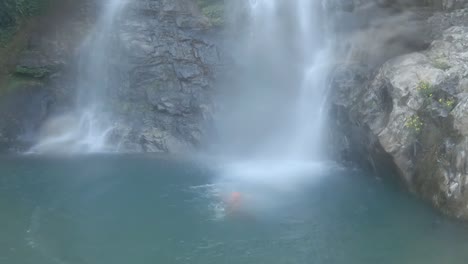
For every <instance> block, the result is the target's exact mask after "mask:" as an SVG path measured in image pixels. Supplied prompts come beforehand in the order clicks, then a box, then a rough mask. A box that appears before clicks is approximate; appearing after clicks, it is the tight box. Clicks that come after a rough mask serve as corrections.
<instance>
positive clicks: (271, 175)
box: [215, 0, 335, 200]
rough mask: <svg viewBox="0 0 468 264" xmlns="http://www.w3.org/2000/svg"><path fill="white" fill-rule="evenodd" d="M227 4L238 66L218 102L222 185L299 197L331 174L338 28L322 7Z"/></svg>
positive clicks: (280, 0)
mask: <svg viewBox="0 0 468 264" xmlns="http://www.w3.org/2000/svg"><path fill="white" fill-rule="evenodd" d="M230 4H231V6H229V7H228V8H227V10H229V12H231V14H228V16H229V26H228V29H227V31H228V34H227V35H228V36H230V37H231V39H230V40H229V41H227V43H228V44H227V45H228V47H227V49H228V50H229V51H232V54H233V55H232V60H233V62H234V65H235V66H234V70H232V72H231V73H228V77H227V78H229V79H227V81H225V82H224V83H225V84H226V85H225V86H224V87H222V93H221V95H220V96H219V101H218V104H219V107H220V109H221V110H220V112H221V113H220V114H219V116H218V117H217V128H218V136H219V144H217V145H216V146H215V153H221V154H222V155H218V156H223V157H224V160H223V163H222V164H223V165H221V168H220V172H219V174H220V181H222V182H225V181H228V182H232V183H233V185H234V186H231V187H230V188H231V189H233V190H235V191H236V192H238V191H240V192H242V191H244V192H248V193H250V194H249V195H254V196H255V195H259V192H260V193H261V192H262V191H263V190H265V187H267V189H269V190H271V189H279V190H295V189H297V188H299V187H300V186H301V185H302V183H304V181H309V180H310V179H311V176H312V175H317V176H318V175H324V173H325V171H326V170H328V168H330V167H329V165H330V163H329V162H328V161H327V157H326V155H325V154H324V153H325V149H324V147H325V144H326V143H325V141H326V140H325V137H324V133H323V131H324V127H326V100H327V92H328V89H327V88H328V87H327V86H328V79H329V73H330V71H331V66H332V65H333V61H334V53H333V52H332V51H333V46H334V43H335V41H334V36H333V32H331V29H332V22H333V21H331V20H332V19H331V17H328V16H327V15H326V14H327V12H328V11H329V10H328V7H327V6H326V2H323V1H322V0H243V1H231V2H230ZM229 74H230V75H229ZM312 178H315V177H312ZM228 192H229V190H228ZM253 193H255V194H253ZM262 195H266V196H269V198H268V199H273V200H275V199H274V198H273V196H274V195H269V194H265V193H262Z"/></svg>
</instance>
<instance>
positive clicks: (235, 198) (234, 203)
mask: <svg viewBox="0 0 468 264" xmlns="http://www.w3.org/2000/svg"><path fill="white" fill-rule="evenodd" d="M241 202H242V194H241V193H240V192H232V193H231V195H230V196H229V199H228V201H227V204H228V208H229V210H230V211H236V210H238V209H239V208H240V206H241Z"/></svg>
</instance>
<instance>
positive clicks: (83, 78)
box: [31, 0, 126, 153]
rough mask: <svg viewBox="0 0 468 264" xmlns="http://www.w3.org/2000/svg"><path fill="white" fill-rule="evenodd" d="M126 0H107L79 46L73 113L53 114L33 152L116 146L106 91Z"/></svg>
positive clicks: (84, 149) (98, 148) (85, 150)
mask: <svg viewBox="0 0 468 264" xmlns="http://www.w3.org/2000/svg"><path fill="white" fill-rule="evenodd" d="M125 2H126V0H106V1H105V2H103V3H102V4H103V5H102V7H101V10H102V11H101V15H100V17H99V19H98V21H97V23H96V25H95V28H94V29H93V31H92V32H90V34H89V36H88V37H87V38H86V39H85V41H84V42H83V44H82V46H81V48H80V50H79V54H80V56H79V60H78V72H77V79H76V80H77V81H76V83H75V84H74V86H75V88H76V91H77V96H76V105H75V106H74V109H73V111H72V112H70V113H66V114H62V115H60V116H56V117H53V118H51V119H50V120H49V121H48V122H46V123H45V125H44V126H43V128H42V130H41V133H40V136H39V143H38V144H36V145H35V146H34V147H33V148H32V149H31V152H33V153H48V152H70V153H76V152H80V153H83V152H99V151H111V150H113V149H112V148H111V147H110V146H108V145H107V144H106V143H107V137H108V134H109V133H110V132H111V131H112V129H113V127H112V124H111V122H110V119H111V118H110V113H108V111H107V109H108V106H107V103H106V93H107V91H108V89H109V88H111V87H112V86H113V85H115V84H113V83H112V80H113V73H112V69H111V61H112V59H114V58H115V55H114V54H113V49H112V47H113V43H114V42H115V41H114V36H115V34H114V33H115V26H114V24H115V21H116V18H117V17H118V16H119V14H120V13H121V12H122V9H123V7H124V5H125Z"/></svg>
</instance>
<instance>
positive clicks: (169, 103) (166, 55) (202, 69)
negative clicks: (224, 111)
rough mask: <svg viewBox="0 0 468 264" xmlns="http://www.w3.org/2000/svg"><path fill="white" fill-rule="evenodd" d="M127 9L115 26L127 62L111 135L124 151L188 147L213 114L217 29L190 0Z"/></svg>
mask: <svg viewBox="0 0 468 264" xmlns="http://www.w3.org/2000/svg"><path fill="white" fill-rule="evenodd" d="M128 9H129V12H128V14H126V15H125V19H124V20H123V21H122V25H121V27H120V30H119V31H120V32H119V39H120V41H121V47H122V54H123V56H124V58H123V60H124V61H126V62H127V64H126V65H125V67H122V68H121V71H122V72H123V74H124V76H125V79H124V80H123V83H124V84H125V85H123V86H121V87H119V89H118V90H117V91H116V93H115V98H114V100H115V102H116V106H117V107H116V109H115V112H116V113H117V119H118V122H119V125H118V128H117V129H116V130H115V131H114V133H113V137H114V139H115V140H117V141H118V142H121V144H122V145H121V148H122V150H123V151H137V152H141V151H146V152H171V153H174V152H187V151H188V150H190V149H192V148H193V147H196V146H197V145H198V144H199V143H200V140H201V137H202V135H204V134H205V128H206V125H207V124H208V123H209V121H210V118H211V114H210V112H211V108H212V100H211V97H212V96H213V94H214V91H213V88H214V87H213V85H214V76H215V74H216V71H217V68H218V67H219V66H220V65H221V60H220V51H219V49H218V47H217V45H216V41H215V38H214V36H215V34H216V33H217V32H215V30H214V29H213V28H212V27H211V25H210V24H209V21H208V20H207V18H205V17H204V16H203V15H202V14H201V13H200V11H199V9H198V7H197V6H196V4H195V2H194V1H188V0H178V1H166V0H164V1H163V0H153V1H149V0H141V1H135V2H133V3H130V6H129V7H128Z"/></svg>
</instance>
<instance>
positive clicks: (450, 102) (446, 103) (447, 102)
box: [438, 98, 455, 111]
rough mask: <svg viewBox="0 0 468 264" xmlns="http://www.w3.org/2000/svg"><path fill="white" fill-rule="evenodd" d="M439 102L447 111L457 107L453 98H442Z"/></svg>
mask: <svg viewBox="0 0 468 264" xmlns="http://www.w3.org/2000/svg"><path fill="white" fill-rule="evenodd" d="M438 102H439V103H440V104H441V105H442V106H443V107H444V108H445V109H446V110H447V111H450V110H452V109H453V107H454V106H455V99H453V98H447V99H443V98H440V99H439V100H438Z"/></svg>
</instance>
